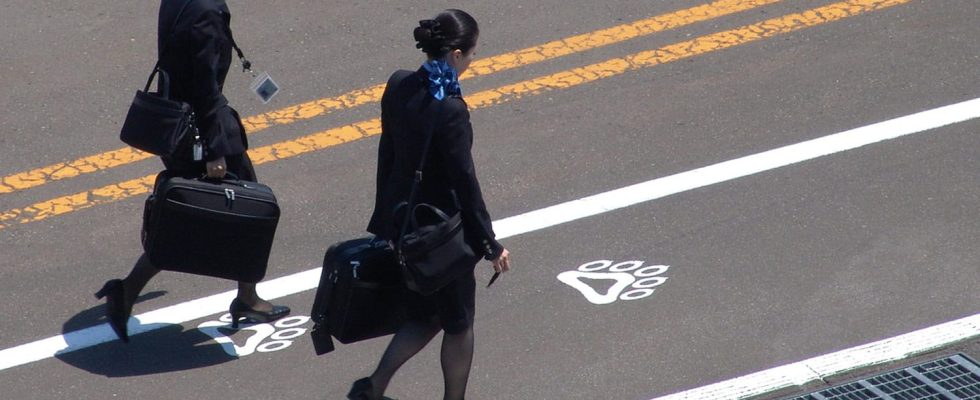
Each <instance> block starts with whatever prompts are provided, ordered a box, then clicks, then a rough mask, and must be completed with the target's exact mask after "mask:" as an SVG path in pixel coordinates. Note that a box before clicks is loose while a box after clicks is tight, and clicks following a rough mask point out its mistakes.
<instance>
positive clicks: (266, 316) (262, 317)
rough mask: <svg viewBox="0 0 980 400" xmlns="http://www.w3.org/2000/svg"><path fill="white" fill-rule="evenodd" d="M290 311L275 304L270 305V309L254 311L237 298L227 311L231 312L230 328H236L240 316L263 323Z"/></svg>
mask: <svg viewBox="0 0 980 400" xmlns="http://www.w3.org/2000/svg"><path fill="white" fill-rule="evenodd" d="M290 311H291V310H290V309H289V307H286V306H276V305H273V306H272V310H271V311H256V310H254V309H253V308H252V307H249V306H248V305H247V304H245V303H244V302H242V301H241V300H239V299H238V298H235V300H233V301H232V302H231V307H228V312H229V313H231V327H232V329H238V320H239V319H242V318H245V320H246V321H249V322H256V323H260V324H264V323H266V322H272V321H275V320H277V319H280V318H282V317H285V316H287V315H289V312H290Z"/></svg>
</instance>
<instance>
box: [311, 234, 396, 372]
mask: <svg viewBox="0 0 980 400" xmlns="http://www.w3.org/2000/svg"><path fill="white" fill-rule="evenodd" d="M404 290H405V288H404V284H403V281H402V276H401V271H400V269H399V266H398V263H397V262H396V261H395V254H394V251H392V250H391V248H390V247H389V246H388V244H387V243H386V242H384V241H380V240H376V239H374V238H372V237H368V238H361V239H354V240H348V241H344V242H340V243H337V244H335V245H333V246H330V248H329V249H327V253H326V255H325V256H324V258H323V272H321V273H320V285H319V286H318V287H317V290H316V296H315V298H314V301H313V310H312V311H311V313H310V314H311V318H312V319H313V322H314V327H313V330H312V331H311V332H310V334H311V336H312V338H313V344H314V349H315V350H316V353H317V354H324V353H327V352H330V351H332V350H333V341H332V340H331V339H330V337H331V336H333V337H334V338H337V340H339V341H340V342H341V343H344V344H350V343H355V342H359V341H362V340H367V339H372V338H376V337H380V336H385V335H390V334H393V333H395V331H397V330H398V328H399V327H401V325H402V324H403V323H404V322H405V319H406V313H405V306H404V293H405V292H404Z"/></svg>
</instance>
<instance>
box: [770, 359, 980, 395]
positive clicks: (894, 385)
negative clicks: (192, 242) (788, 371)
mask: <svg viewBox="0 0 980 400" xmlns="http://www.w3.org/2000/svg"><path fill="white" fill-rule="evenodd" d="M787 400H980V364H977V362H976V361H973V360H972V359H970V358H969V357H967V356H965V355H963V354H957V355H954V356H952V357H948V358H944V359H941V360H936V361H930V362H927V363H924V364H919V365H916V366H912V367H908V368H904V369H900V370H897V371H892V372H888V373H884V374H881V375H878V376H874V377H871V378H866V379H862V380H859V381H857V382H851V383H848V384H846V385H840V386H834V387H832V388H828V389H824V390H821V391H819V392H814V393H810V394H806V395H803V396H799V397H794V398H792V399H787Z"/></svg>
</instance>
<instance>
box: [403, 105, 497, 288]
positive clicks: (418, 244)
mask: <svg viewBox="0 0 980 400" xmlns="http://www.w3.org/2000/svg"><path fill="white" fill-rule="evenodd" d="M440 115H441V113H440ZM433 125H434V124H433ZM434 134H435V127H434V126H433V127H432V128H431V129H429V132H428V135H427V136H426V138H425V147H423V150H422V161H421V162H420V163H419V168H418V169H417V170H415V178H414V180H413V181H412V189H411V192H410V194H409V195H408V201H407V202H402V203H399V204H398V206H396V207H395V213H396V215H397V214H398V212H399V211H401V212H404V213H405V219H404V221H403V222H402V226H401V233H400V234H399V237H398V242H397V243H396V245H395V253H396V254H397V256H398V263H399V265H401V267H402V274H403V275H404V276H405V284H406V286H407V287H408V288H409V289H411V290H413V291H416V292H419V293H421V294H423V295H428V294H432V293H434V292H435V291H437V290H439V289H441V288H443V287H444V286H446V285H447V284H449V283H450V282H452V281H453V280H455V279H456V278H459V277H460V276H462V275H463V274H465V273H467V272H469V271H472V267H473V266H474V265H476V263H477V262H478V261H479V259H480V257H479V256H477V255H476V253H475V252H474V251H473V248H472V247H470V245H469V244H468V243H466V240H465V238H464V235H463V218H462V215H461V213H460V212H457V213H456V214H455V215H452V216H449V215H446V213H445V212H443V211H442V210H440V209H439V208H438V207H436V206H433V205H431V204H426V203H419V204H415V196H416V195H417V194H418V186H419V184H420V183H421V182H422V170H423V169H424V167H425V159H426V158H427V157H428V154H429V148H430V147H431V145H432V136H434ZM423 212H428V213H431V214H432V215H434V216H435V217H436V218H437V219H438V220H439V221H440V222H438V223H436V224H434V225H425V226H419V223H418V215H419V213H423ZM409 228H411V229H409Z"/></svg>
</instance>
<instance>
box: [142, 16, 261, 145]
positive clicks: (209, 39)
mask: <svg viewBox="0 0 980 400" xmlns="http://www.w3.org/2000/svg"><path fill="white" fill-rule="evenodd" d="M186 1H187V0H162V1H161V2H160V18H159V26H158V31H157V54H158V57H159V59H160V68H161V69H163V70H164V71H167V73H168V74H169V75H170V95H171V97H173V98H175V99H178V100H181V101H185V102H187V103H189V104H190V105H191V106H192V107H193V108H194V114H195V115H196V116H197V124H198V128H199V129H200V130H201V133H202V136H203V137H204V138H205V140H206V142H207V151H206V155H205V158H206V159H207V160H214V159H217V158H219V157H223V156H227V155H235V154H241V153H244V152H245V150H246V149H248V141H247V139H246V138H245V129H244V128H243V127H242V125H241V120H240V117H239V116H238V113H237V112H236V111H235V110H234V109H232V108H231V107H229V106H228V100H227V99H225V96H224V95H223V94H221V90H222V88H223V87H224V84H225V77H226V76H227V75H228V69H229V68H230V66H231V61H232V55H231V50H232V46H231V44H232V41H233V39H232V36H231V25H230V24H231V13H230V12H229V11H228V6H227V4H225V1H224V0H190V3H188V4H187V8H186V9H184V12H183V14H181V15H180V21H177V24H176V28H174V27H175V25H174V20H175V18H176V17H177V14H178V13H179V12H180V9H181V7H183V6H184V3H185V2H186ZM168 42H169V44H168Z"/></svg>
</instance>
